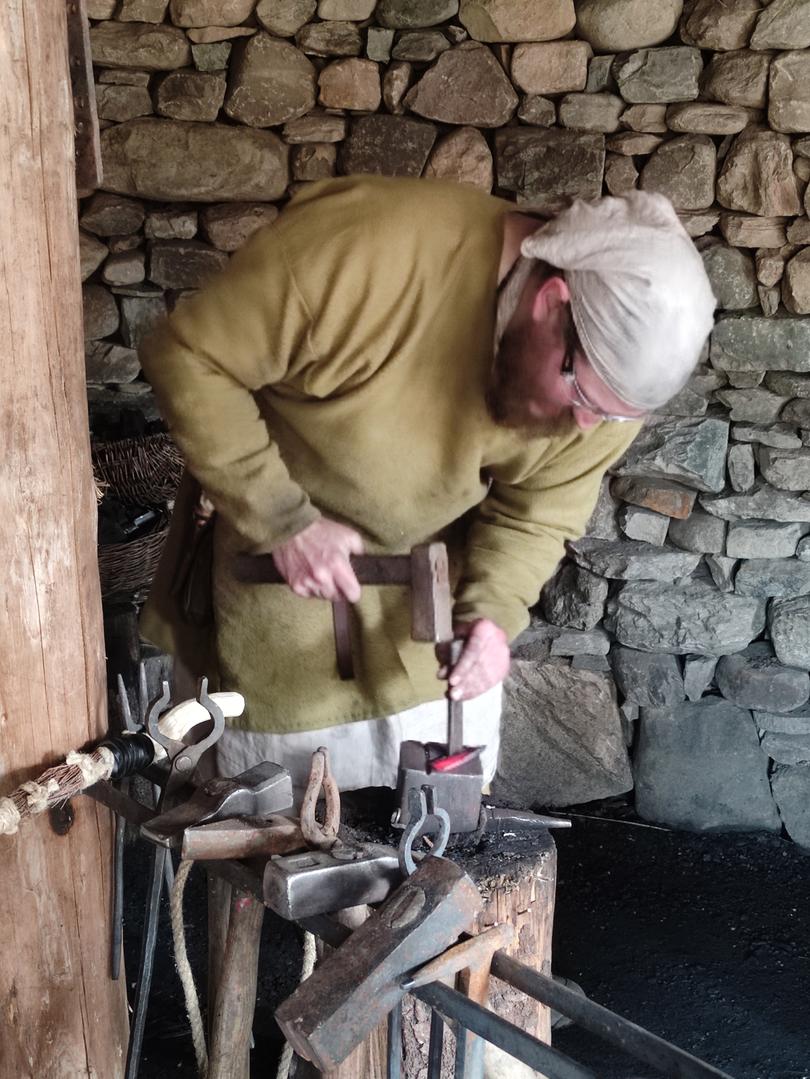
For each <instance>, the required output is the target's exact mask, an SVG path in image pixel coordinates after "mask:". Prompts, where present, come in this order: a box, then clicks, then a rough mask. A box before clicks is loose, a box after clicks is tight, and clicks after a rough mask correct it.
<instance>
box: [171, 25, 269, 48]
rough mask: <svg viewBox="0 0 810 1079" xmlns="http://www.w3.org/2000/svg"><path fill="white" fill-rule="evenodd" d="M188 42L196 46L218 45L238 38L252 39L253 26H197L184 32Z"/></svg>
mask: <svg viewBox="0 0 810 1079" xmlns="http://www.w3.org/2000/svg"><path fill="white" fill-rule="evenodd" d="M186 33H187V35H188V38H189V41H192V42H194V43H195V44H197V45H218V44H221V43H222V42H223V41H234V40H235V39H236V38H240V37H253V35H254V34H255V33H256V27H255V26H197V27H193V28H192V29H191V30H187V31H186Z"/></svg>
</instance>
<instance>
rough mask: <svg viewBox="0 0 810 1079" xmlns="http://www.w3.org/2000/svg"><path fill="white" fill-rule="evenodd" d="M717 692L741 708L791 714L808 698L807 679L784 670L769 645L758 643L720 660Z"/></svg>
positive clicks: (791, 669)
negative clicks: (768, 709) (767, 709)
mask: <svg viewBox="0 0 810 1079" xmlns="http://www.w3.org/2000/svg"><path fill="white" fill-rule="evenodd" d="M715 681H716V683H717V688H718V689H719V690H720V692H721V693H722V694H723V696H724V697H725V698H726V700H729V701H731V702H732V704H736V705H738V706H739V707H740V708H756V709H761V710H764V709H766V708H770V709H772V710H773V711H775V712H792V711H793V710H794V709H795V708H800V707H801V706H802V705H803V704H805V703H806V702H807V700H808V698H810V675H808V673H807V671H801V670H799V669H798V668H796V667H784V666H782V664H781V663H780V662H779V660H778V659H777V658H776V656H775V655H774V652H773V649H772V648H771V646H770V644H768V643H767V642H765V641H758V642H756V643H755V644H752V645H750V646H749V647H748V648H746V649H745V651H744V652H738V653H737V654H736V655H733V656H722V657H721V658H720V659H719V660H718V663H717V670H716V672H715Z"/></svg>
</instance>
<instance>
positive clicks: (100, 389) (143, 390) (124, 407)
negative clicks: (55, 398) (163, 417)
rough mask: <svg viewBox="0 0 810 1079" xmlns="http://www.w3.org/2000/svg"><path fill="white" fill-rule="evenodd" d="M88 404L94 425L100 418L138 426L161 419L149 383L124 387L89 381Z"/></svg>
mask: <svg viewBox="0 0 810 1079" xmlns="http://www.w3.org/2000/svg"><path fill="white" fill-rule="evenodd" d="M87 404H88V408H89V412H90V426H91V427H92V426H93V425H94V423H95V422H96V421H97V419H98V418H99V417H103V418H104V420H105V421H106V423H107V424H108V425H113V424H114V425H115V426H117V427H120V426H121V424H122V423H126V424H128V425H129V424H133V426H136V427H137V426H138V425H140V426H142V425H143V424H144V423H154V422H155V421H156V420H159V419H160V412H159V410H158V406H157V401H156V400H155V395H154V394H153V393H152V389H151V387H150V386H148V385H147V384H146V383H145V382H126V383H123V384H122V385H120V386H93V385H90V384H88V386H87ZM133 417H135V419H134V420H133Z"/></svg>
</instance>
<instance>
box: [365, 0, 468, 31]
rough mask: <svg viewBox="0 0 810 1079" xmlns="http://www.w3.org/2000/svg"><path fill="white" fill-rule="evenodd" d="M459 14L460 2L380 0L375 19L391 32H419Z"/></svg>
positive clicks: (447, 0)
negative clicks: (423, 28)
mask: <svg viewBox="0 0 810 1079" xmlns="http://www.w3.org/2000/svg"><path fill="white" fill-rule="evenodd" d="M457 13H458V0H379V3H378V4H377V8H376V11H375V12H374V18H375V19H376V20H377V22H378V23H380V25H381V26H386V27H388V28H389V29H391V30H419V29H421V28H422V27H424V26H436V25H437V23H440V22H445V21H446V20H447V19H452V18H453V17H454V16H455V15H456V14H457Z"/></svg>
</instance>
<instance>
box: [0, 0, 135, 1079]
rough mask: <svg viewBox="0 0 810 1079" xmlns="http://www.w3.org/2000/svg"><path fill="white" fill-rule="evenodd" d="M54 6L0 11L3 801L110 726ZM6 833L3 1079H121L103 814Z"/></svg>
mask: <svg viewBox="0 0 810 1079" xmlns="http://www.w3.org/2000/svg"><path fill="white" fill-rule="evenodd" d="M68 67H69V65H68V49H67V26H66V12H65V4H64V3H63V2H62V0H5V2H4V3H3V4H0V101H2V102H3V123H2V124H0V280H1V281H2V282H3V286H2V288H0V340H2V341H3V342H4V356H3V362H2V364H1V365H0V506H1V507H2V512H3V524H2V527H0V563H1V564H2V580H3V584H2V615H0V793H4V794H5V793H8V792H9V791H10V790H11V789H13V788H14V787H16V786H17V784H18V783H19V782H20V781H21V780H23V779H30V778H33V777H34V775H35V774H36V773H37V772H38V771H40V769H41V768H42V767H43V766H44V765H48V764H51V763H54V762H56V761H58V760H59V759H61V758H62V757H64V755H65V753H66V752H67V751H68V750H70V749H72V748H73V747H74V746H79V745H82V743H85V742H87V741H88V740H90V739H94V738H96V737H98V736H99V735H100V734H101V733H102V732H103V731H104V730H105V729H106V714H105V707H106V706H105V692H104V689H105V678H104V650H103V634H102V621H101V601H100V594H99V584H98V572H97V563H96V507H95V495H94V490H93V481H92V471H91V466H90V445H89V433H88V420H87V403H86V394H85V384H84V361H83V355H84V342H83V335H82V314H81V288H80V272H79V245H78V230H77V224H76V213H77V208H76V192H75V176H74V146H73V106H72V101H71V94H70V81H69V78H68ZM73 811H74V814H75V816H74V819H73V822H72V824H69V823H68V822H67V820H64V821H63V830H64V829H65V828H66V829H67V830H66V834H64V835H62V836H58V835H57V834H56V832H55V831H54V830H53V829H52V828H51V827H50V826H49V821H48V817H47V815H43V816H42V817H38V818H36V819H35V820H33V821H29V822H28V823H27V824H26V825H25V826H24V828H23V829H22V830H21V831H20V832H19V833H18V834H17V835H16V836H7V837H0V910H1V911H2V926H3V927H2V932H1V933H0V939H1V940H2V947H0V1031H2V1033H1V1034H0V1079H28V1077H33V1076H48V1077H49V1079H76V1077H78V1076H87V1077H89V1076H98V1077H102V1076H103V1077H104V1079H119V1077H120V1076H121V1075H122V1074H123V1065H122V1061H123V1058H124V1056H125V1046H126V1029H127V1020H126V1002H125V995H124V983H123V979H122V980H121V981H119V982H118V983H114V982H112V981H110V980H109V974H108V966H109V960H108V950H109V944H108V926H109V911H110V852H111V846H112V834H111V821H110V814H109V811H108V810H106V809H104V808H103V807H101V806H98V805H97V804H96V803H95V802H94V801H92V799H89V798H81V799H77V800H76V802H75V803H74V806H73Z"/></svg>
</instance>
